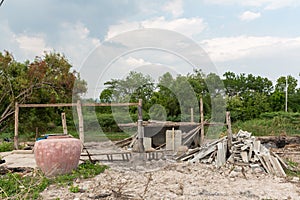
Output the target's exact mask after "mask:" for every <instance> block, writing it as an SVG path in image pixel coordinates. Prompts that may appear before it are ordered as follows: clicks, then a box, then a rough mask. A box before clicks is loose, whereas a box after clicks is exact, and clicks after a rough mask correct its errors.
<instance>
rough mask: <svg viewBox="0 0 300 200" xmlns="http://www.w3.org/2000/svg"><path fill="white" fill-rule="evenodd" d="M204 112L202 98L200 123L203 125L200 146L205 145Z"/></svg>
mask: <svg viewBox="0 0 300 200" xmlns="http://www.w3.org/2000/svg"><path fill="white" fill-rule="evenodd" d="M203 113H204V111H203V99H202V98H200V123H201V133H200V145H203V143H204V114H203Z"/></svg>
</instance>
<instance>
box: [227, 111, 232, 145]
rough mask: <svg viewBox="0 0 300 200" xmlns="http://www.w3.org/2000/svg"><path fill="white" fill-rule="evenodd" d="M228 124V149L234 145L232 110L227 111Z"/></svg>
mask: <svg viewBox="0 0 300 200" xmlns="http://www.w3.org/2000/svg"><path fill="white" fill-rule="evenodd" d="M226 124H227V137H228V149H229V150H230V149H231V146H232V129H231V119H230V112H228V111H227V112H226Z"/></svg>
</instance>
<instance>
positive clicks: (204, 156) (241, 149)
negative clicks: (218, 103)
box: [176, 130, 287, 177]
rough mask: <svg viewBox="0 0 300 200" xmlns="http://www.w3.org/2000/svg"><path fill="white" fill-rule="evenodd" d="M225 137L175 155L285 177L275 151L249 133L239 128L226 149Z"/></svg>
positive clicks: (284, 165)
mask: <svg viewBox="0 0 300 200" xmlns="http://www.w3.org/2000/svg"><path fill="white" fill-rule="evenodd" d="M227 141H228V139H227V137H223V138H221V139H218V140H216V141H213V142H211V143H207V144H205V145H203V146H201V147H198V148H195V149H190V150H189V151H187V152H186V153H185V154H183V155H181V156H179V157H177V158H176V159H177V160H179V161H189V162H192V163H195V162H201V163H208V164H214V165H216V166H217V167H221V166H222V165H224V164H225V163H226V162H227V163H230V164H233V165H241V166H249V167H251V168H257V167H259V168H263V169H264V170H265V171H266V172H267V173H270V174H273V175H276V176H280V177H282V176H283V177H285V176H286V174H285V172H284V170H283V168H286V167H287V166H286V164H285V163H284V161H283V160H282V159H281V158H280V157H279V156H278V155H277V154H275V153H273V152H270V151H269V150H268V149H267V148H266V147H264V146H263V145H261V143H260V141H259V140H256V138H255V137H254V136H251V133H249V132H246V131H242V130H240V131H239V132H238V133H237V134H236V135H233V137H232V146H231V148H230V149H228V146H227Z"/></svg>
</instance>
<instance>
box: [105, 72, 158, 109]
mask: <svg viewBox="0 0 300 200" xmlns="http://www.w3.org/2000/svg"><path fill="white" fill-rule="evenodd" d="M153 82H154V81H153V80H152V78H151V77H150V76H149V75H143V74H142V73H138V72H134V71H131V72H129V74H128V76H127V77H125V79H112V80H111V81H107V82H105V83H104V85H105V86H106V88H105V89H104V90H103V91H102V92H101V94H100V101H101V102H138V101H139V99H142V100H143V108H144V109H146V110H147V109H148V107H149V101H150V99H151V97H152V94H153V90H154V83H153Z"/></svg>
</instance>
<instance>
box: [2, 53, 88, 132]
mask: <svg viewBox="0 0 300 200" xmlns="http://www.w3.org/2000/svg"><path fill="white" fill-rule="evenodd" d="M71 67H72V66H71V65H70V64H69V63H68V61H67V59H66V58H65V57H64V56H62V55H60V54H59V53H48V54H45V56H44V57H43V58H40V57H37V58H36V59H35V60H34V61H33V62H29V61H26V62H24V63H20V62H17V61H15V60H14V58H13V56H12V54H10V53H9V52H4V54H2V53H0V88H1V89H0V113H1V116H0V130H1V129H2V130H3V129H4V128H5V127H7V125H8V124H9V123H10V121H11V120H12V115H13V114H14V105H15V103H16V102H18V103H21V104H22V103H58V102H65V103H66V102H71V101H72V97H74V98H75V99H77V98H79V95H80V94H82V93H84V92H86V90H87V89H86V82H85V81H83V80H81V79H80V76H79V74H78V73H77V72H76V71H73V72H70V70H71ZM42 114H43V115H45V113H42ZM43 115H40V116H43Z"/></svg>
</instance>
